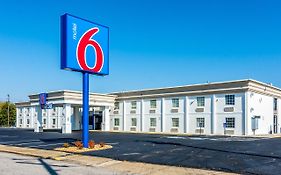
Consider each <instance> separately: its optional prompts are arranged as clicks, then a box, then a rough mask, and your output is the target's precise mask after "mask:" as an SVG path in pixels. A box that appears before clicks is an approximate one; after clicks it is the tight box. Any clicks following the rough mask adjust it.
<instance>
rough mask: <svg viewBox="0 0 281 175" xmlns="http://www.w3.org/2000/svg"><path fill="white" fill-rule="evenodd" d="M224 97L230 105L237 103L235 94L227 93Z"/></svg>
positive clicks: (226, 103)
mask: <svg viewBox="0 0 281 175" xmlns="http://www.w3.org/2000/svg"><path fill="white" fill-rule="evenodd" d="M231 97H233V98H231ZM224 98H225V105H229V106H230V105H231V106H233V105H235V95H234V94H227V95H225V96H224Z"/></svg>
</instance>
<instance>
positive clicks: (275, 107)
mask: <svg viewBox="0 0 281 175" xmlns="http://www.w3.org/2000/svg"><path fill="white" fill-rule="evenodd" d="M277 104H278V103H277V98H274V100H273V108H274V110H275V111H277Z"/></svg>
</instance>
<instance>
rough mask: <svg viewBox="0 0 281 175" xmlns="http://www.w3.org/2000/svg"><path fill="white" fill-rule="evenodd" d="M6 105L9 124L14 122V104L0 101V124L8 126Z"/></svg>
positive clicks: (12, 124)
mask: <svg viewBox="0 0 281 175" xmlns="http://www.w3.org/2000/svg"><path fill="white" fill-rule="evenodd" d="M8 106H9V114H10V115H9V123H10V126H14V125H15V124H16V106H15V104H13V103H8V102H5V103H0V126H8Z"/></svg>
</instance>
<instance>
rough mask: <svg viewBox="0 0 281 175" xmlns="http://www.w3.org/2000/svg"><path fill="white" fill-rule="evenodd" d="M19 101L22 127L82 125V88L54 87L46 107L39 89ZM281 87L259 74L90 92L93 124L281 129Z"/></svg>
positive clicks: (167, 129) (209, 130) (216, 130)
mask: <svg viewBox="0 0 281 175" xmlns="http://www.w3.org/2000/svg"><path fill="white" fill-rule="evenodd" d="M29 99H30V100H29V101H28V102H20V103H16V106H17V124H16V125H17V127H19V128H33V129H34V131H35V132H39V130H40V129H42V128H43V129H61V131H62V132H63V133H71V131H72V130H80V129H81V128H82V125H81V123H82V93H81V92H78V91H68V90H62V91H54V92H49V93H48V98H47V99H48V102H49V103H52V104H53V108H52V109H41V108H40V106H39V94H33V95H30V96H29ZM280 104H281V89H279V88H277V87H274V86H272V85H271V84H266V83H262V82H259V81H256V80H251V79H247V80H238V81H229V82H218V83H206V84H195V85H187V86H177V87H168V88H157V89H147V90H136V91H127V92H118V93H111V94H96V93H91V94H90V102H89V105H90V111H89V113H90V115H89V116H90V119H89V121H90V122H89V125H90V128H91V129H96V130H104V131H131V132H164V133H188V134H207V135H208V134H217V135H223V134H227V135H253V134H270V133H280V130H281V125H280V123H281V118H280V117H281V105H280Z"/></svg>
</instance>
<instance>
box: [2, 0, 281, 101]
mask: <svg viewBox="0 0 281 175" xmlns="http://www.w3.org/2000/svg"><path fill="white" fill-rule="evenodd" d="M280 9H281V2H280V1H277V0H276V1H275V0H271V1H266V0H264V1H261V0H247V1H245V0H189V1H185V0H154V1H153V0H134V1H132V0H118V1H117V0H103V1H96V0H89V1H84V0H79V1H78V0H59V1H57V0H48V1H46V0H45V1H43V0H42V1H34V0H22V1H20V0H18V1H15V0H9V1H8V0H7V1H6V2H5V1H1V6H0V21H1V25H0V48H1V52H0V60H1V64H0V74H1V88H0V100H2V101H3V100H6V96H7V94H10V96H11V99H12V101H22V100H27V99H28V97H27V95H28V94H31V93H37V92H45V91H50V90H59V89H71V90H81V88H82V75H81V73H78V72H70V71H64V70H60V15H62V14H64V13H70V14H73V15H75V16H79V17H82V18H86V19H88V20H91V21H94V22H97V23H100V24H104V25H106V26H109V28H110V75H109V76H107V77H97V76H91V77H90V90H91V91H92V92H98V93H107V92H115V91H124V90H133V89H143V88H156V87H165V86H176V85H186V84H194V83H205V82H207V81H209V82H214V81H228V80H236V79H247V78H252V79H256V80H259V81H263V82H266V83H268V82H270V83H273V85H275V86H279V87H281V76H280V75H281V72H280V69H281V23H280V19H281V11H280Z"/></svg>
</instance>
